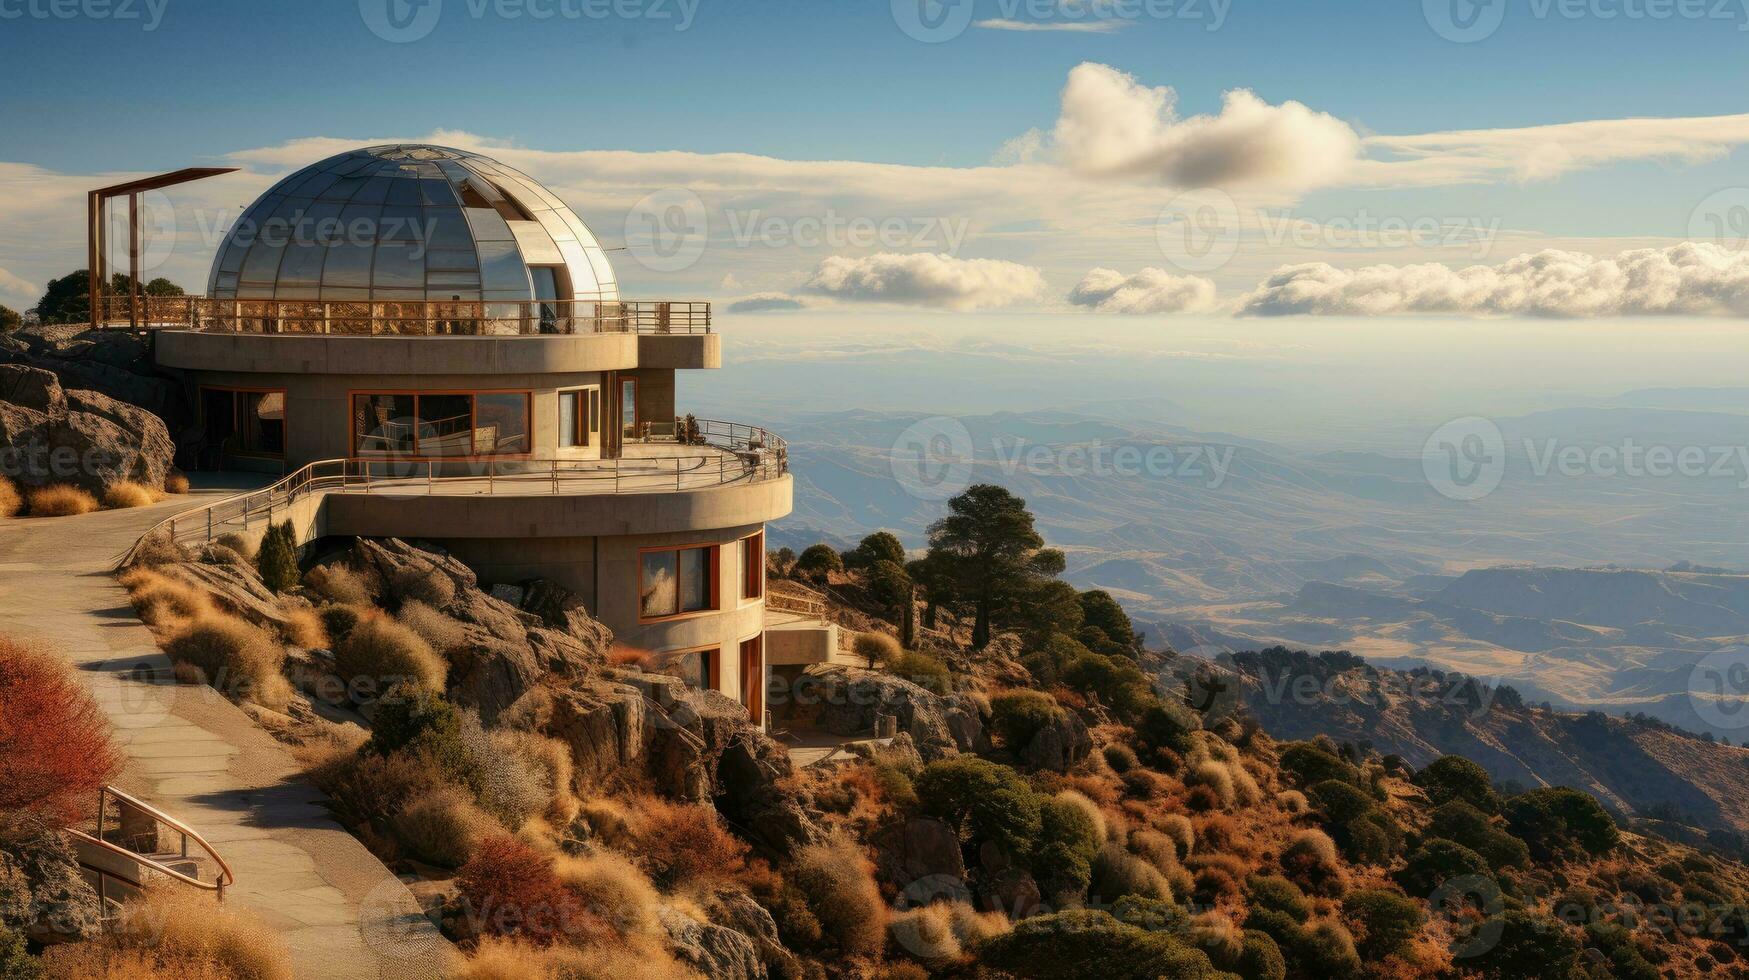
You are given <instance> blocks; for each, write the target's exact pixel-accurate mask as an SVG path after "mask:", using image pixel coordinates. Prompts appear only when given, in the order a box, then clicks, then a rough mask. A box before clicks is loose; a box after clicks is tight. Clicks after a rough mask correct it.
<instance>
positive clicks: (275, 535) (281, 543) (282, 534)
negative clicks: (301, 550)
mask: <svg viewBox="0 0 1749 980" xmlns="http://www.w3.org/2000/svg"><path fill="white" fill-rule="evenodd" d="M255 567H256V569H257V570H258V571H260V572H261V582H262V584H263V585H265V586H267V587H268V589H270V590H272V591H274V592H285V591H287V590H289V589H291V588H292V587H293V586H295V585H297V584H298V540H297V534H296V533H295V532H294V531H292V526H291V522H290V521H281V522H279V523H278V524H271V525H269V526H268V528H267V533H266V534H265V535H263V536H262V538H261V547H260V548H259V549H257V550H256V552H255Z"/></svg>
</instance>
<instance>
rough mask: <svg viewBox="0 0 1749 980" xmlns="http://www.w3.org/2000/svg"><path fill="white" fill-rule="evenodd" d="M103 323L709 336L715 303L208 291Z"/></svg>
mask: <svg viewBox="0 0 1749 980" xmlns="http://www.w3.org/2000/svg"><path fill="white" fill-rule="evenodd" d="M101 305H102V309H101V311H100V315H99V316H97V317H94V318H93V323H94V325H95V326H98V327H120V326H127V327H131V328H134V329H141V330H192V331H196V332H199V333H233V334H237V333H241V334H312V335H326V336H341V337H527V336H565V335H575V334H596V333H634V334H708V333H710V332H711V304H709V303H704V302H692V301H685V302H679V301H669V300H639V301H631V300H621V301H613V302H600V301H589V300H565V301H554V302H481V301H478V300H451V301H445V302H424V301H419V302H414V301H409V302H365V301H359V302H318V301H315V300H263V299H211V298H208V297H205V296H145V297H140V298H138V299H137V300H136V299H130V298H129V297H126V296H106V297H104V298H103V302H102V304H101Z"/></svg>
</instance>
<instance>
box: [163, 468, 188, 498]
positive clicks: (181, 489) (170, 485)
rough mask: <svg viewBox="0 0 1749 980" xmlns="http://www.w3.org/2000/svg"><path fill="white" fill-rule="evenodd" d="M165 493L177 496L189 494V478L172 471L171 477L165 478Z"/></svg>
mask: <svg viewBox="0 0 1749 980" xmlns="http://www.w3.org/2000/svg"><path fill="white" fill-rule="evenodd" d="M164 492H165V493H173V494H176V495H177V496H181V495H182V494H185V493H187V492H188V477H186V476H183V475H182V474H181V473H177V472H175V471H174V470H173V471H171V473H170V475H169V476H166V477H165V478H164Z"/></svg>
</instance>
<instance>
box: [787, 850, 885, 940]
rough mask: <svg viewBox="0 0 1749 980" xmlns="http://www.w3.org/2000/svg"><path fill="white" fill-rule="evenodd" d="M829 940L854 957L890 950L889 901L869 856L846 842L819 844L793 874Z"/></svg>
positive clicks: (802, 855)
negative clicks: (876, 881)
mask: <svg viewBox="0 0 1749 980" xmlns="http://www.w3.org/2000/svg"><path fill="white" fill-rule="evenodd" d="M789 879H790V881H792V882H793V883H794V884H795V885H796V887H798V888H800V889H801V891H802V894H804V895H806V896H807V897H808V908H809V909H810V910H811V911H812V912H813V913H814V917H815V918H816V919H818V920H819V921H820V927H821V929H822V930H823V931H824V932H825V934H826V936H827V937H828V938H829V939H830V940H831V941H832V944H833V945H834V946H836V947H837V948H838V949H839V950H840V951H841V952H843V953H845V954H848V955H851V956H879V955H880V954H881V951H882V950H883V949H884V948H885V947H886V942H887V922H886V911H887V909H886V903H885V902H884V901H882V900H881V890H880V887H879V886H878V885H876V884H875V880H874V870H873V869H872V868H871V867H870V866H869V863H868V857H867V855H865V854H864V853H863V851H862V848H860V847H858V846H857V845H855V844H854V843H851V842H849V841H845V840H838V841H833V842H830V843H826V844H814V845H811V846H809V847H804V848H802V849H801V850H800V851H799V852H797V854H796V863H795V868H794V869H793V870H792V871H791V873H790V875H789Z"/></svg>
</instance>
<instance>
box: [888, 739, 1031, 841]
mask: <svg viewBox="0 0 1749 980" xmlns="http://www.w3.org/2000/svg"><path fill="white" fill-rule="evenodd" d="M916 787H917V799H918V802H919V803H921V805H922V807H923V810H924V812H926V813H928V814H929V815H931V816H934V817H937V818H939V819H941V820H942V821H943V822H945V823H947V824H948V825H949V826H951V827H953V828H955V829H956V830H958V831H959V834H960V838H961V840H966V841H970V842H972V843H984V842H988V843H992V844H995V845H997V846H998V847H1000V848H1002V849H1003V850H1004V851H1006V852H1007V853H1008V854H1010V855H1013V856H1015V857H1017V858H1018V857H1023V856H1025V855H1027V854H1030V853H1032V852H1033V850H1034V847H1035V845H1036V843H1037V840H1038V834H1039V828H1040V819H1041V818H1040V816H1039V806H1040V802H1041V801H1040V799H1039V795H1038V794H1037V793H1035V792H1033V790H1032V787H1031V786H1028V785H1027V783H1026V780H1025V779H1022V778H1021V776H1020V774H1019V773H1017V772H1015V771H1014V770H1013V769H1010V768H1008V767H1007V766H1004V765H1000V764H998V763H994V762H991V761H989V760H987V759H980V758H978V757H977V756H971V755H962V756H957V757H955V758H952V759H940V760H937V761H935V762H931V763H930V764H929V765H927V766H925V767H924V769H923V772H922V774H921V775H919V776H918V777H917V780H916Z"/></svg>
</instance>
